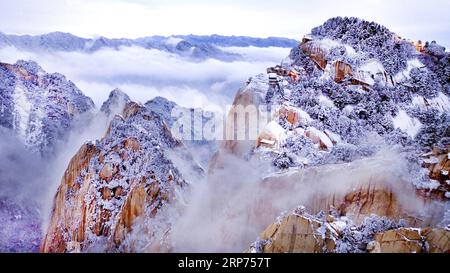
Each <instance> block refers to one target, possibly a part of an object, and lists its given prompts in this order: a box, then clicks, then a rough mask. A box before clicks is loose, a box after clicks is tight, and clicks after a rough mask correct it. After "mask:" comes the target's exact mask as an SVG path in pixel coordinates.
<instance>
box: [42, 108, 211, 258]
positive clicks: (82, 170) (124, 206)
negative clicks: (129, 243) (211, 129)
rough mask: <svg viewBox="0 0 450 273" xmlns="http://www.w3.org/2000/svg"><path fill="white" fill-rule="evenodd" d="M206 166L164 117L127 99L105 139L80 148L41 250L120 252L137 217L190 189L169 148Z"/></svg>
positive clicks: (152, 212)
mask: <svg viewBox="0 0 450 273" xmlns="http://www.w3.org/2000/svg"><path fill="white" fill-rule="evenodd" d="M174 150H176V151H177V155H178V156H179V157H180V158H182V159H183V160H185V161H186V162H188V163H185V165H188V166H189V169H190V170H191V171H193V172H195V173H197V174H198V175H199V176H201V175H202V172H203V171H202V169H201V168H199V167H198V166H197V165H196V164H195V163H194V162H193V160H192V158H191V156H190V154H189V153H188V152H187V150H186V148H185V147H184V146H183V144H182V143H181V142H180V141H179V140H177V139H175V138H174V137H172V134H171V133H170V130H169V129H168V127H167V126H166V124H165V123H164V121H163V120H162V118H161V117H160V116H158V115H157V114H155V113H154V112H153V111H151V109H149V108H147V107H145V106H142V105H139V104H137V103H134V102H128V103H127V104H126V106H125V107H124V109H123V112H122V114H121V115H116V116H115V117H114V119H113V120H112V122H111V125H110V127H109V129H108V131H107V133H106V135H105V136H104V138H102V139H100V140H97V141H95V142H92V143H87V144H85V145H83V147H81V149H80V150H79V151H78V153H77V154H76V155H75V156H74V157H73V158H72V160H71V162H70V163H69V166H68V168H67V170H66V172H65V174H64V177H63V178H62V180H61V185H60V187H59V189H58V192H57V194H56V197H55V202H54V208H53V212H52V218H51V222H50V226H49V228H48V231H47V234H46V236H45V239H44V241H43V243H42V246H41V251H43V252H70V251H120V250H121V243H122V242H123V241H124V239H126V237H127V234H128V232H129V231H130V230H132V228H133V223H134V221H135V220H136V218H138V217H148V218H152V217H154V216H155V215H156V214H157V213H158V211H159V210H160V208H161V207H163V206H165V205H166V204H168V203H171V202H172V201H174V200H175V199H176V198H177V196H178V194H179V191H183V189H184V188H186V187H188V184H189V182H192V183H194V182H195V181H186V180H185V178H184V177H183V175H182V174H181V172H180V171H179V168H178V167H180V166H178V167H177V166H176V165H175V164H174V163H173V161H172V159H171V158H170V157H169V152H170V151H174Z"/></svg>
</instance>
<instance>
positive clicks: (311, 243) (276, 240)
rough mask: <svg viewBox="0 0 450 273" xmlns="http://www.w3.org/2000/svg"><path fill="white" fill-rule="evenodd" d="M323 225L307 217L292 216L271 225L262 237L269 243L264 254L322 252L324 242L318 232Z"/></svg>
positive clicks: (264, 248) (265, 246)
mask: <svg viewBox="0 0 450 273" xmlns="http://www.w3.org/2000/svg"><path fill="white" fill-rule="evenodd" d="M320 226H321V223H320V222H319V221H317V220H315V219H312V218H308V217H305V216H297V215H290V216H288V217H287V218H285V219H283V220H282V221H281V222H280V223H274V224H271V225H270V226H269V227H268V228H267V229H266V230H264V231H263V232H262V233H261V235H260V237H261V239H262V240H266V241H268V243H267V244H266V245H264V247H263V249H262V251H263V252H264V253H285V252H290V253H317V252H322V247H323V244H324V240H323V239H322V237H321V235H320V234H319V233H318V232H317V229H318V228H319V227H320Z"/></svg>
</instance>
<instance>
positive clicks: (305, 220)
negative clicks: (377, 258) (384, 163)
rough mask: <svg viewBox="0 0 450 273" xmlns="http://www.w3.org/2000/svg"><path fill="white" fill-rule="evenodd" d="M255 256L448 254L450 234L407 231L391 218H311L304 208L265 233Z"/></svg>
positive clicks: (430, 230) (440, 231) (254, 247)
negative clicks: (259, 254)
mask: <svg viewBox="0 0 450 273" xmlns="http://www.w3.org/2000/svg"><path fill="white" fill-rule="evenodd" d="M248 251H249V252H254V253H288V252H289V253H334V252H338V253H348V252H352V253H354V252H358V253H424V252H426V253H446V252H449V251H450V231H449V230H445V229H437V228H435V229H431V228H425V229H418V228H405V227H401V224H398V223H395V222H393V221H391V220H389V219H388V218H385V217H378V216H375V215H373V216H371V217H368V218H366V219H365V220H364V222H362V223H361V224H360V225H355V224H354V223H353V222H352V221H351V220H349V219H348V218H346V217H342V218H339V217H338V218H336V217H335V216H333V215H331V214H319V215H309V214H307V213H305V212H304V208H297V209H296V210H295V211H294V212H293V213H292V214H290V215H287V216H283V217H281V218H280V219H278V220H277V222H275V223H273V224H272V225H270V226H269V227H267V229H266V230H264V231H263V232H262V233H261V235H260V237H259V239H258V241H256V242H255V243H253V244H252V246H251V247H250V249H249V250H248Z"/></svg>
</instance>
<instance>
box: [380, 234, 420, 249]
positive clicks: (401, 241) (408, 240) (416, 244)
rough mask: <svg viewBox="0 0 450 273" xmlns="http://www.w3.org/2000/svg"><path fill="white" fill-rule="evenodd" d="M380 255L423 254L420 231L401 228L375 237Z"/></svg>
mask: <svg viewBox="0 0 450 273" xmlns="http://www.w3.org/2000/svg"><path fill="white" fill-rule="evenodd" d="M375 241H376V242H377V243H378V244H379V251H380V252H381V253H420V252H423V245H422V236H421V235H420V230H417V229H408V228H401V229H396V230H389V231H387V232H384V233H381V234H377V235H375Z"/></svg>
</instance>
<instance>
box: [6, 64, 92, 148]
mask: <svg viewBox="0 0 450 273" xmlns="http://www.w3.org/2000/svg"><path fill="white" fill-rule="evenodd" d="M0 89H1V91H2V92H1V94H0V105H1V107H0V125H1V126H3V127H6V128H8V129H12V130H13V131H14V132H15V133H16V134H17V135H18V137H19V138H20V139H21V140H22V142H23V143H24V144H25V145H26V146H27V147H29V148H30V149H32V150H36V151H40V152H46V151H51V150H52V149H53V145H54V144H56V142H57V141H58V140H59V139H61V138H62V137H63V136H64V134H65V131H66V130H67V129H68V128H69V127H70V126H71V123H72V121H73V120H74V119H75V118H76V117H78V116H79V115H81V114H83V113H86V112H88V111H90V110H91V109H93V108H94V103H93V102H92V100H91V99H90V98H88V97H86V96H85V95H84V94H83V93H82V92H81V91H80V90H79V89H78V88H77V87H76V86H75V85H74V84H73V83H72V82H71V81H68V80H67V79H66V78H65V76H63V75H61V74H59V73H53V74H48V73H46V72H45V71H44V70H43V69H42V68H41V67H40V66H39V65H38V64H37V63H35V62H33V61H23V60H20V61H18V62H17V63H16V64H6V63H0Z"/></svg>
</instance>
